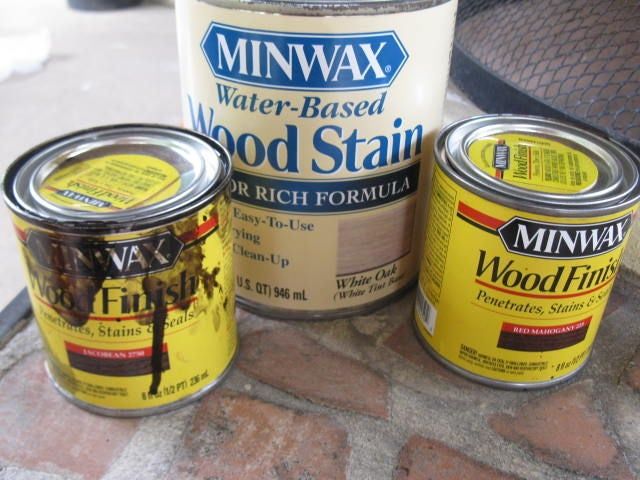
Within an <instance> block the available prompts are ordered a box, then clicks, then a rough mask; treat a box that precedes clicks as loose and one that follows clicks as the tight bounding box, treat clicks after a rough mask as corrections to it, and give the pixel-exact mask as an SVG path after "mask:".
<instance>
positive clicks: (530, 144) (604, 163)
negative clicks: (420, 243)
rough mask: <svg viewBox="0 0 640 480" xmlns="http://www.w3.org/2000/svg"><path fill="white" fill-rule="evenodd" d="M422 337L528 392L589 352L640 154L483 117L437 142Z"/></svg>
mask: <svg viewBox="0 0 640 480" xmlns="http://www.w3.org/2000/svg"><path fill="white" fill-rule="evenodd" d="M435 153H436V162H437V164H436V168H435V172H434V177H433V184H432V192H431V198H430V207H429V218H428V226H427V234H426V243H425V253H424V258H423V262H422V267H421V274H420V281H419V288H418V294H417V301H416V308H415V327H416V332H417V334H418V337H419V339H420V340H421V341H422V343H423V344H424V345H425V346H426V348H427V350H429V351H430V352H431V353H432V354H433V355H434V356H435V357H436V358H437V359H438V360H440V361H441V362H442V363H444V364H445V365H447V366H448V367H450V368H452V369H453V370H455V371H457V372H458V373H460V374H462V375H464V376H466V377H469V378H471V379H473V380H476V381H479V382H481V383H485V384H488V385H490V386H494V387H502V388H511V389H531V388H540V387H547V386H550V385H554V384H556V383H559V382H561V381H564V380H566V379H568V378H570V377H572V376H573V375H575V374H576V373H577V372H578V371H579V370H580V368H582V367H583V366H584V365H585V363H586V361H587V359H588V357H589V354H590V353H591V350H592V348H593V343H594V339H595V337H596V333H597V331H598V327H599V325H600V322H601V320H602V316H603V314H604V310H605V307H606V304H607V300H608V298H609V294H610V292H611V289H612V288H613V282H614V279H615V276H616V273H617V272H618V269H619V268H620V265H621V256H622V254H623V250H624V248H625V245H626V242H627V241H628V237H629V235H630V230H631V225H632V222H633V220H634V217H635V216H636V212H637V208H638V202H639V201H640V183H639V181H638V171H639V164H640V162H639V160H638V158H637V157H636V156H635V155H634V154H633V153H632V152H630V151H629V150H627V149H626V148H625V147H623V146H621V145H619V144H618V143H615V142H613V141H610V140H608V139H606V138H603V137H601V136H599V135H597V134H594V133H591V132H589V131H586V130H583V129H580V128H577V127H574V126H571V125H568V124H565V123H560V122H557V121H554V120H549V119H544V118H538V117H527V116H509V115H502V116H500V115H487V116H481V117H475V118H471V119H467V120H462V121H460V122H458V123H455V124H453V125H451V126H449V127H447V128H445V129H444V130H443V131H442V132H441V133H440V135H439V137H438V139H437V140H436V146H435Z"/></svg>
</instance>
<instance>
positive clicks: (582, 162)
mask: <svg viewBox="0 0 640 480" xmlns="http://www.w3.org/2000/svg"><path fill="white" fill-rule="evenodd" d="M469 158H470V160H471V161H472V162H473V163H474V165H476V166H477V167H478V168H479V169H480V170H482V171H483V172H485V173H486V174H488V175H490V176H492V177H495V178H497V179H499V180H502V181H504V182H506V183H508V184H511V185H515V186H518V187H522V188H526V189H529V190H535V191H539V192H547V193H561V194H571V193H578V192H584V191H587V190H589V189H590V188H591V187H592V186H593V185H595V183H596V181H597V180H598V167H597V166H596V164H595V163H594V162H593V160H592V159H591V158H589V157H588V156H587V155H585V154H584V153H583V152H581V151H580V150H576V149H575V148H572V147H570V146H569V145H565V144H563V143H560V142H557V141H555V140H551V139H548V138H545V137H539V136H533V135H523V134H519V133H504V134H500V135H494V136H490V137H484V138H481V139H478V140H475V141H474V142H472V143H471V145H470V146H469Z"/></svg>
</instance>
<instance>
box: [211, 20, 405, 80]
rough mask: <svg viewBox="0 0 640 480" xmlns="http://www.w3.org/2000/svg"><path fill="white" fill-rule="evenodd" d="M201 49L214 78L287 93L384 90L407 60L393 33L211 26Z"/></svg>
mask: <svg viewBox="0 0 640 480" xmlns="http://www.w3.org/2000/svg"><path fill="white" fill-rule="evenodd" d="M201 47H202V51H203V53H204V56H205V58H206V59H207V62H208V63H209V66H210V68H211V71H212V72H213V74H214V75H215V76H216V77H217V78H220V79H225V80H229V81H233V82H237V83H241V84H245V85H254V86H258V87H266V88H277V89H286V90H313V91H344V90H367V89H372V88H383V87H389V86H390V85H391V84H392V83H393V81H394V79H395V78H396V76H397V75H398V73H400V71H401V70H402V67H403V66H404V64H405V62H406V61H407V59H408V58H409V54H408V53H407V51H406V50H405V48H404V46H403V45H402V42H400V39H399V38H398V36H397V35H396V33H395V32H393V31H388V32H373V33H364V34H342V35H336V34H300V33H289V32H273V31H265V30H255V29H250V28H239V27H234V26H230V25H223V24H220V23H216V22H212V23H211V25H210V26H209V29H208V30H207V32H206V33H205V35H204V38H203V39H202V43H201Z"/></svg>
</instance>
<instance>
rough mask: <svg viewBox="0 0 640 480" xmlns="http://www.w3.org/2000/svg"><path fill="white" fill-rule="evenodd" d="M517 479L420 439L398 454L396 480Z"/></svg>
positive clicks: (463, 455)
mask: <svg viewBox="0 0 640 480" xmlns="http://www.w3.org/2000/svg"><path fill="white" fill-rule="evenodd" d="M461 478H472V479H474V480H500V479H505V480H508V479H516V478H518V477H514V476H513V475H508V474H506V473H503V472H501V471H499V470H496V469H495V468H493V467H490V466H489V465H485V464H483V463H480V462H478V461H477V460H474V459H473V458H470V457H468V456H467V455H465V454H463V453H461V452H459V451H457V450H454V449H453V448H451V447H448V446H446V445H445V444H443V443H440V442H438V441H436V440H428V439H426V438H423V437H421V436H419V435H414V436H413V437H411V438H410V439H409V441H408V442H407V443H406V444H405V446H404V447H403V448H402V450H401V451H400V456H399V457H398V466H397V467H396V470H395V474H394V479H395V480H459V479H461Z"/></svg>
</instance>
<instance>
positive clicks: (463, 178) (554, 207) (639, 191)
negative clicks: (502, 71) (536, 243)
mask: <svg viewBox="0 0 640 480" xmlns="http://www.w3.org/2000/svg"><path fill="white" fill-rule="evenodd" d="M483 119H511V120H513V119H516V120H522V121H545V122H551V123H554V124H556V125H559V126H561V127H567V128H570V129H571V130H572V131H573V132H580V133H581V134H584V135H585V136H588V137H589V138H594V137H597V138H598V140H599V141H601V142H602V144H604V145H607V148H609V149H610V151H609V154H610V155H611V157H612V158H613V159H614V161H620V157H619V156H620V155H622V156H624V158H625V161H626V162H627V166H628V168H632V169H633V171H634V173H635V176H634V180H633V182H632V184H631V185H629V186H628V188H627V189H626V190H625V191H624V192H623V193H622V192H617V193H616V194H615V195H612V196H609V197H603V198H600V199H595V200H594V199H593V198H586V199H585V200H584V201H583V202H582V203H581V202H576V201H570V200H569V201H567V200H568V199H569V198H570V196H568V195H562V196H561V195H553V194H542V195H539V194H534V191H533V190H528V189H523V188H520V189H517V191H519V193H520V195H518V194H517V193H518V192H517V191H516V192H515V193H514V191H512V189H510V188H506V189H505V188H495V185H500V184H497V183H495V184H494V183H492V184H490V185H487V184H486V183H483V182H481V181H480V180H479V179H477V178H474V177H473V175H470V174H469V173H470V172H460V171H459V170H458V168H459V167H460V163H459V162H458V165H455V162H454V161H453V160H452V158H451V154H450V148H449V149H448V148H447V140H448V138H449V136H450V135H451V134H452V132H454V131H455V129H457V128H459V127H460V126H461V125H465V124H467V123H469V122H475V121H478V120H483ZM434 153H435V160H436V163H437V164H438V165H439V166H440V168H441V169H442V170H443V172H444V173H445V174H446V175H447V176H448V177H449V178H451V179H452V180H454V181H455V182H456V183H458V184H459V185H461V186H463V187H465V188H467V189H468V190H470V191H472V192H473V193H475V194H477V195H479V196H480V197H482V198H485V199H488V200H491V201H494V202H496V203H498V204H502V205H505V206H508V207H511V208H515V209H518V210H522V211H526V212H530V213H538V214H543V215H549V216H554V217H558V216H564V217H576V218H583V217H592V216H597V215H607V214H611V213H616V212H619V211H622V210H625V209H626V208H629V207H630V206H632V205H634V204H636V203H638V202H640V159H638V157H637V156H636V155H635V154H634V153H633V152H631V151H630V150H629V149H628V148H627V147H625V146H624V145H621V144H620V143H618V142H616V141H615V140H612V139H611V138H609V137H606V136H604V135H601V134H597V133H593V132H590V131H588V130H586V129H584V128H582V127H579V126H576V125H573V124H571V123H568V122H560V121H556V120H553V119H548V118H544V117H538V116H528V115H505V114H489V115H478V116H474V117H469V118H465V119H462V120H459V121H457V122H454V123H452V124H450V125H448V126H446V127H444V128H443V129H442V130H441V131H440V133H439V134H438V137H437V138H436V142H435V144H434ZM456 166H457V167H458V168H456ZM618 167H621V165H620V164H618ZM545 197H546V198H545ZM541 199H543V201H541ZM598 200H599V201H598Z"/></svg>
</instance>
